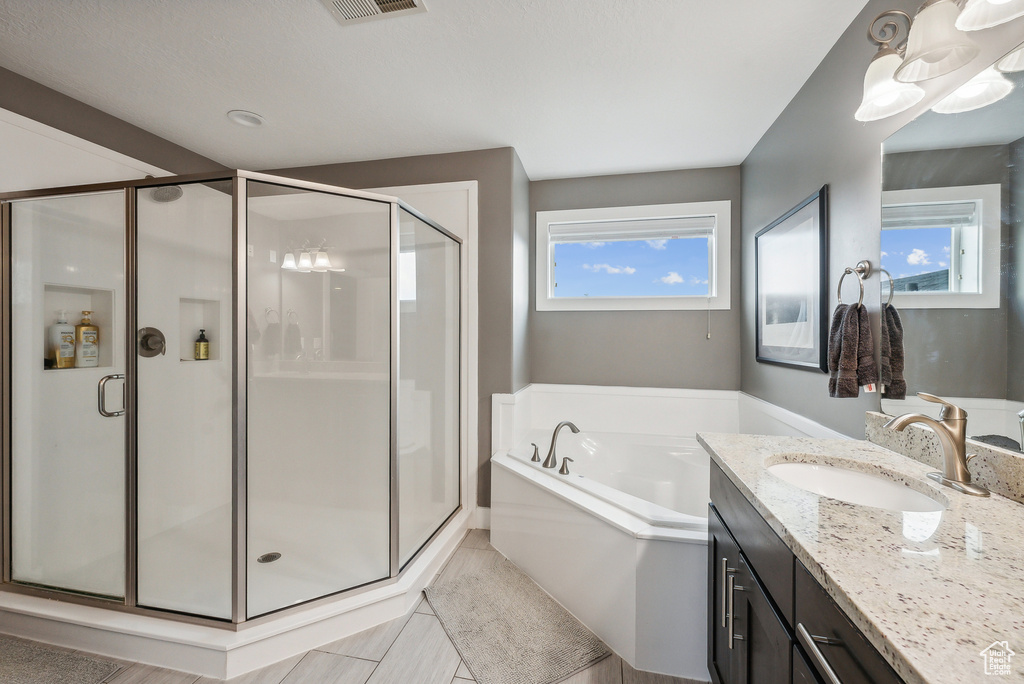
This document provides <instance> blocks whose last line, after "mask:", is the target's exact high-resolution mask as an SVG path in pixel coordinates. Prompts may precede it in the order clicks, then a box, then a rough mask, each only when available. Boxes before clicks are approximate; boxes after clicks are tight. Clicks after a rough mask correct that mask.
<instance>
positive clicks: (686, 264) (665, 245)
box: [554, 238, 708, 297]
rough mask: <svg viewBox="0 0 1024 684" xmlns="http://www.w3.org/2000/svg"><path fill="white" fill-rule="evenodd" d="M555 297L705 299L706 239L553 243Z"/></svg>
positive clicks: (706, 292) (706, 280)
mask: <svg viewBox="0 0 1024 684" xmlns="http://www.w3.org/2000/svg"><path fill="white" fill-rule="evenodd" d="M554 276H555V282H556V283H558V287H556V288H555V289H554V294H555V296H556V297H610V296H618V297H623V296H631V297H675V296H679V295H696V296H703V297H706V296H707V294H708V240H707V238H676V239H672V240H629V241H615V242H570V243H555V273H554Z"/></svg>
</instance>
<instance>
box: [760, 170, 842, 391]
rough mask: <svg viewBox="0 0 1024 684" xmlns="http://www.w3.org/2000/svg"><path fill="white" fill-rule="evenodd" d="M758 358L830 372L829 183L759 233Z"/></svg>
mask: <svg viewBox="0 0 1024 684" xmlns="http://www.w3.org/2000/svg"><path fill="white" fill-rule="evenodd" d="M754 260H755V276H754V278H755V285H754V287H755V307H754V312H755V313H754V316H755V328H756V350H755V353H756V358H757V361H758V362H760V363H771V364H776V365H779V366H788V367H790V368H799V369H802V370H809V371H820V372H822V373H827V372H828V325H829V324H828V273H827V271H826V269H827V268H828V185H827V184H826V185H823V186H822V187H821V189H820V190H818V191H817V192H815V193H814V194H812V195H811V196H810V197H808V198H807V199H805V200H803V201H802V202H800V203H799V204H797V205H796V206H795V207H793V208H792V209H790V210H789V211H787V212H786V213H785V214H783V215H782V216H780V217H779V218H778V219H776V220H775V221H773V222H772V223H771V224H769V225H768V226H766V227H765V228H763V229H761V230H760V231H758V232H757V234H756V235H754Z"/></svg>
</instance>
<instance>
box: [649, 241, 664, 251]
mask: <svg viewBox="0 0 1024 684" xmlns="http://www.w3.org/2000/svg"><path fill="white" fill-rule="evenodd" d="M645 242H646V243H647V246H648V247H650V248H651V249H667V247H665V245H666V244H667V243H668V240H645Z"/></svg>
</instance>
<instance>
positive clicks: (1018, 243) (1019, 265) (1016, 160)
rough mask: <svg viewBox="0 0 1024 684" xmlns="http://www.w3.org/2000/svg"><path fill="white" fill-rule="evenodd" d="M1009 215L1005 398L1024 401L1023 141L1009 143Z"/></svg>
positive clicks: (1022, 139)
mask: <svg viewBox="0 0 1024 684" xmlns="http://www.w3.org/2000/svg"><path fill="white" fill-rule="evenodd" d="M1009 156H1010V160H1009V163H1010V211H1009V228H1008V233H1009V235H1008V239H1007V247H1008V252H1009V254H1008V256H1007V257H1006V258H1007V259H1008V260H1009V263H1010V264H1011V267H1010V268H1009V269H1007V270H1008V275H1007V282H1006V283H1005V285H1006V287H1007V291H1008V292H1009V293H1010V295H1009V298H1010V320H1009V322H1008V323H1007V334H1006V347H1007V350H1008V352H1007V355H1008V361H1007V369H1006V370H1007V386H1006V398H1007V399H1010V400H1013V401H1024V138H1021V139H1020V140H1017V141H1016V142H1013V143H1010V147H1009Z"/></svg>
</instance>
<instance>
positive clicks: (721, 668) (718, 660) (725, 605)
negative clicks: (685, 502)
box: [708, 506, 740, 684]
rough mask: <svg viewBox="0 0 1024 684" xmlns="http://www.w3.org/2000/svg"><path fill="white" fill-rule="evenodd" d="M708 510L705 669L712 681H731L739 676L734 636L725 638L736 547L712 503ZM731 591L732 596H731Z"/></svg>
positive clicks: (722, 683) (718, 683) (737, 555)
mask: <svg viewBox="0 0 1024 684" xmlns="http://www.w3.org/2000/svg"><path fill="white" fill-rule="evenodd" d="M709 508H710V512H709V513H708V671H709V672H710V673H711V677H712V679H713V680H714V682H715V684H735V683H736V682H739V681H740V680H739V679H737V675H735V674H734V672H733V666H732V663H733V662H734V661H735V660H736V658H735V655H734V653H738V650H737V643H738V642H736V641H735V639H733V640H730V639H729V629H730V628H731V627H734V625H733V619H732V617H731V616H730V613H729V609H730V608H731V607H732V606H731V604H730V602H729V597H730V593H729V589H731V588H733V587H734V585H735V582H736V577H735V575H736V572H737V571H738V570H739V567H740V565H739V561H740V550H739V547H738V546H737V545H736V542H735V540H733V538H732V536H731V535H730V534H729V531H728V530H727V529H726V528H725V525H724V524H723V523H722V520H721V518H719V517H718V512H717V511H716V510H715V508H714V506H711V507H709ZM735 596H736V593H735V591H733V592H732V597H733V598H735Z"/></svg>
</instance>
